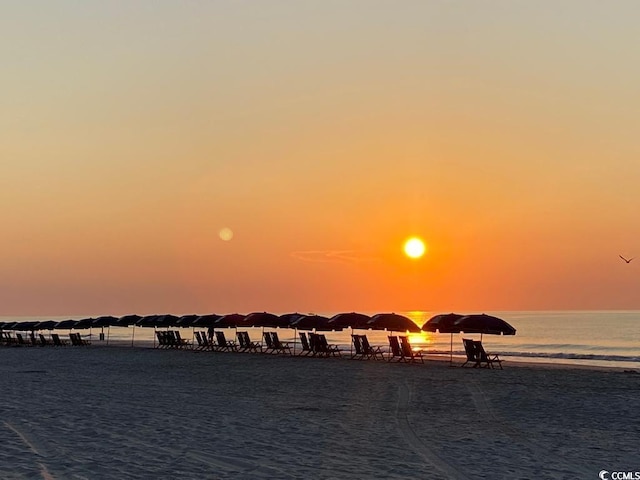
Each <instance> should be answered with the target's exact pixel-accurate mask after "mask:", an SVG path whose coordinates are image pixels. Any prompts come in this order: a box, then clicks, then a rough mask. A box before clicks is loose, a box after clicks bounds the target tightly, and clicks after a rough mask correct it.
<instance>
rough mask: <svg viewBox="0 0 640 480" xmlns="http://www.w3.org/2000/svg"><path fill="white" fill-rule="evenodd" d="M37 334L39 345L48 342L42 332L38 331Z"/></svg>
mask: <svg viewBox="0 0 640 480" xmlns="http://www.w3.org/2000/svg"><path fill="white" fill-rule="evenodd" d="M38 336H39V337H40V344H41V345H47V344H48V343H49V342H47V339H46V338H45V337H44V335H43V334H41V333H39V334H38Z"/></svg>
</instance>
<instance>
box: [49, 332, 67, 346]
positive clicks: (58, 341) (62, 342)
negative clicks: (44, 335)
mask: <svg viewBox="0 0 640 480" xmlns="http://www.w3.org/2000/svg"><path fill="white" fill-rule="evenodd" d="M51 341H52V342H53V344H54V345H55V346H56V347H66V346H67V345H69V344H68V343H67V341H66V340H62V339H61V338H60V335H58V334H57V333H52V334H51Z"/></svg>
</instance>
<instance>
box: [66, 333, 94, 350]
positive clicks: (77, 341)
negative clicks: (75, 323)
mask: <svg viewBox="0 0 640 480" xmlns="http://www.w3.org/2000/svg"><path fill="white" fill-rule="evenodd" d="M69 339H70V340H71V345H75V346H76V347H86V346H87V345H91V342H90V341H89V340H85V339H83V338H82V337H81V336H80V334H79V333H70V334H69Z"/></svg>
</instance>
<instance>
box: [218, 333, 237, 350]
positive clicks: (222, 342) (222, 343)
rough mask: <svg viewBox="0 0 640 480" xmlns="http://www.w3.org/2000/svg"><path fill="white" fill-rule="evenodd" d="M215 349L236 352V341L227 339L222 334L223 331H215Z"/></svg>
mask: <svg viewBox="0 0 640 480" xmlns="http://www.w3.org/2000/svg"><path fill="white" fill-rule="evenodd" d="M215 349H216V350H217V351H219V352H237V351H238V346H237V345H236V342H232V341H230V340H227V338H226V337H225V335H224V332H220V331H218V332H216V347H215Z"/></svg>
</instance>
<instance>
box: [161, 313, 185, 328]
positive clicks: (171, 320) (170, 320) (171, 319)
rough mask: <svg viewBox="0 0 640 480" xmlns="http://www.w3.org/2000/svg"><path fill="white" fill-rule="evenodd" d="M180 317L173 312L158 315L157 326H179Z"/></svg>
mask: <svg viewBox="0 0 640 480" xmlns="http://www.w3.org/2000/svg"><path fill="white" fill-rule="evenodd" d="M179 321H180V317H177V316H176V315H171V314H165V315H158V316H157V318H156V326H157V327H177V326H178V322H179Z"/></svg>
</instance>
